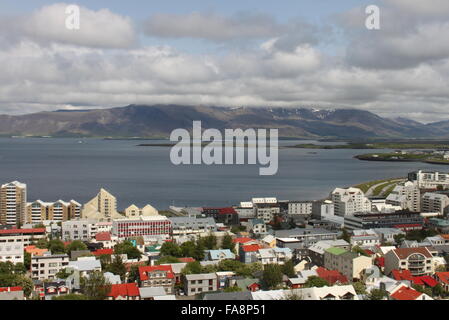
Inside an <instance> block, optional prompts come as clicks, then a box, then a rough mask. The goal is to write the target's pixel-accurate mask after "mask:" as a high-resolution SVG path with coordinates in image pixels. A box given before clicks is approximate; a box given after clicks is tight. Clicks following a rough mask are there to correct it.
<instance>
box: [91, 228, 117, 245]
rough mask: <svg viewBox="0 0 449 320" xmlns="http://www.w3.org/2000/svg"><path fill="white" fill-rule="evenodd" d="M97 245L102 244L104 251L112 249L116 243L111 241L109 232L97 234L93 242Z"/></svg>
mask: <svg viewBox="0 0 449 320" xmlns="http://www.w3.org/2000/svg"><path fill="white" fill-rule="evenodd" d="M94 242H97V243H102V244H103V248H104V249H112V248H114V246H115V244H116V242H115V241H113V240H112V237H111V233H110V232H99V233H97V234H96V235H95V241H94Z"/></svg>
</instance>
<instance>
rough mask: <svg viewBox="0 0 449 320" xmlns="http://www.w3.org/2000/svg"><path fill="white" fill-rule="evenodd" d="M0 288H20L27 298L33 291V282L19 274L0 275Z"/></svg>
mask: <svg viewBox="0 0 449 320" xmlns="http://www.w3.org/2000/svg"><path fill="white" fill-rule="evenodd" d="M0 287H22V289H23V293H24V295H25V296H26V297H29V296H30V294H31V292H32V291H33V287H34V285H33V281H32V280H31V279H30V278H28V277H26V276H24V275H20V274H13V273H10V274H0Z"/></svg>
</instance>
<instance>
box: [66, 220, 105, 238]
mask: <svg viewBox="0 0 449 320" xmlns="http://www.w3.org/2000/svg"><path fill="white" fill-rule="evenodd" d="M61 227H62V239H63V240H64V241H69V240H81V241H90V240H91V239H93V238H94V237H95V235H96V234H97V232H98V228H97V225H96V220H70V221H63V222H62V224H61Z"/></svg>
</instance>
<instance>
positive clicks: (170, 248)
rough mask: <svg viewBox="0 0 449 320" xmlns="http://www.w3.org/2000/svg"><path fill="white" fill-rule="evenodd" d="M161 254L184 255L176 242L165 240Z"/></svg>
mask: <svg viewBox="0 0 449 320" xmlns="http://www.w3.org/2000/svg"><path fill="white" fill-rule="evenodd" d="M160 254H161V256H172V257H178V258H180V257H182V251H181V248H180V247H179V246H178V245H177V244H176V243H174V242H172V241H169V242H164V244H163V245H162V246H161V250H160Z"/></svg>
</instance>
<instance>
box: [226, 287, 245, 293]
mask: <svg viewBox="0 0 449 320" xmlns="http://www.w3.org/2000/svg"><path fill="white" fill-rule="evenodd" d="M223 291H224V292H239V291H242V288H240V287H238V286H232V287H227V288H225V289H224V290H223Z"/></svg>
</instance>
